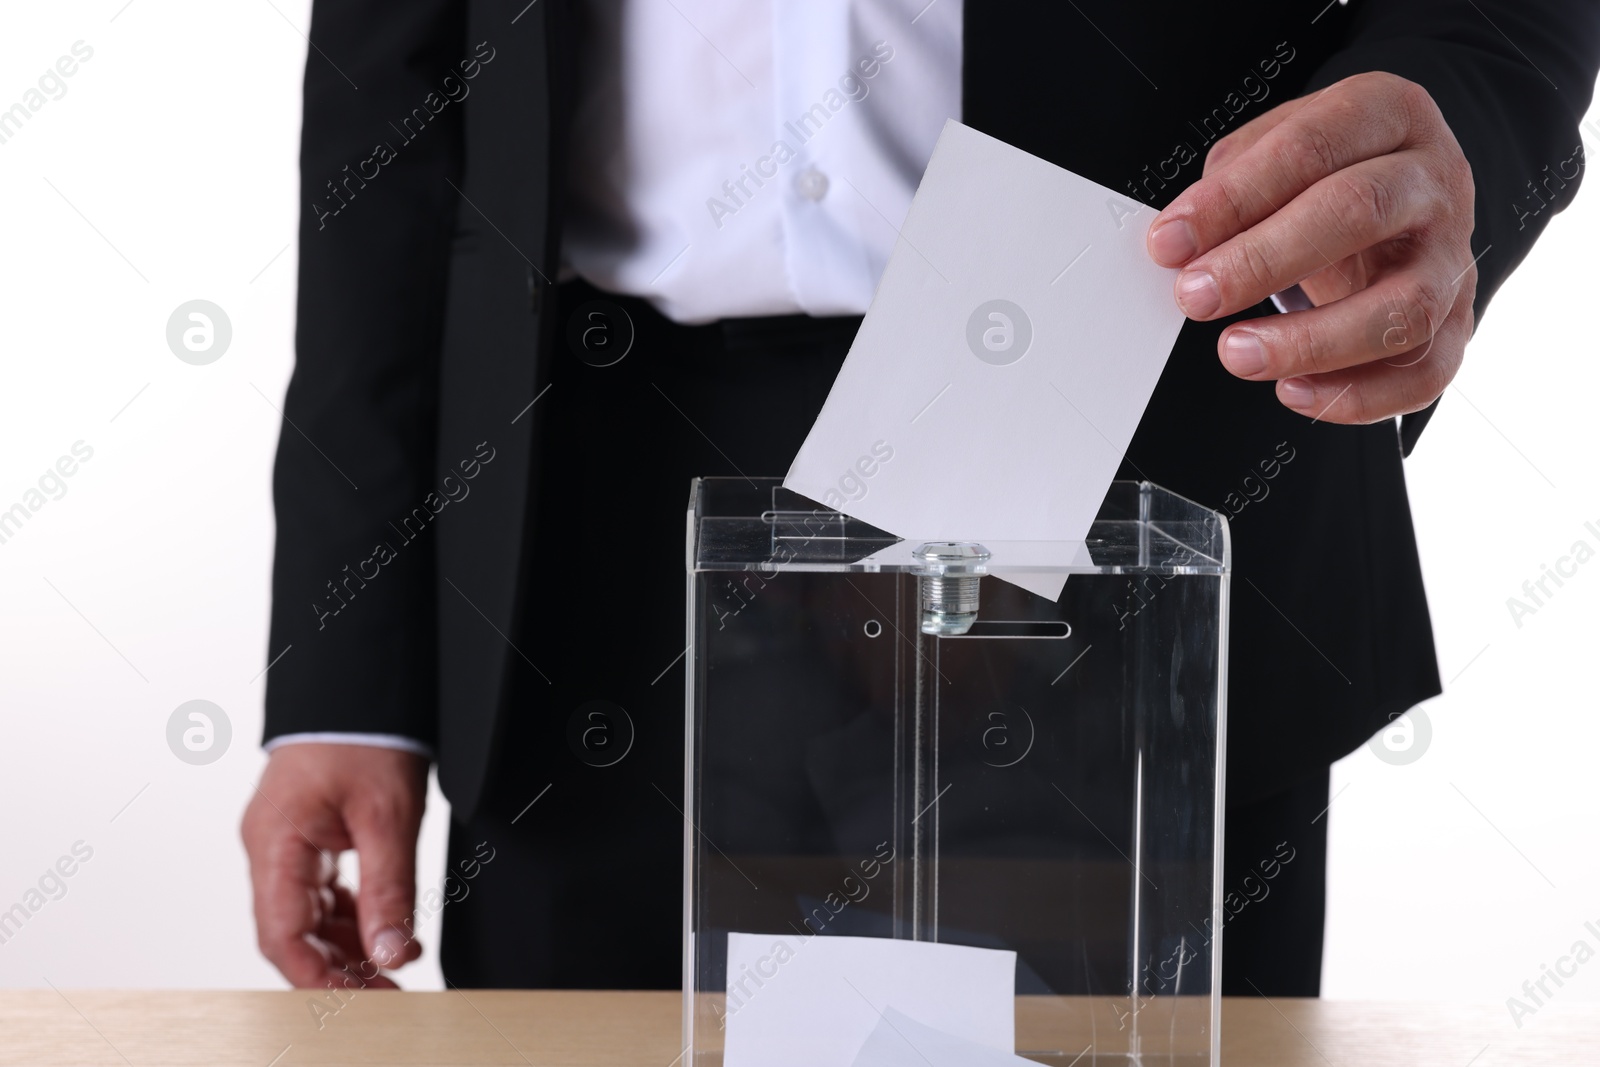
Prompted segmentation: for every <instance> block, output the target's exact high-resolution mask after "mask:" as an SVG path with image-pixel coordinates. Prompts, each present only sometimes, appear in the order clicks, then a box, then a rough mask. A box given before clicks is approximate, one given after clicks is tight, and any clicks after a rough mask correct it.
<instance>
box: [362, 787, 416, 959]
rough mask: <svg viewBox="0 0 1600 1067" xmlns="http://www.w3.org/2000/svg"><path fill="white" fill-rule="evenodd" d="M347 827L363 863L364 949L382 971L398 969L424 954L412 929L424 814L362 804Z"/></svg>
mask: <svg viewBox="0 0 1600 1067" xmlns="http://www.w3.org/2000/svg"><path fill="white" fill-rule="evenodd" d="M352 807H353V808H354V809H355V810H351V811H347V812H346V813H345V824H346V827H347V828H348V829H349V831H350V838H351V840H352V842H353V843H354V844H355V848H356V856H357V858H358V860H359V862H360V869H361V887H360V889H359V891H358V892H357V895H356V920H357V924H358V927H357V928H358V929H359V930H360V931H361V947H362V948H363V949H364V950H365V951H366V953H367V958H368V959H370V960H371V961H372V962H374V963H376V964H377V965H378V966H380V967H388V968H393V967H399V966H400V965H401V964H404V963H409V962H410V961H411V960H414V959H416V958H417V957H418V956H419V955H421V954H422V949H421V947H420V946H419V945H418V944H417V943H416V939H415V936H414V932H413V930H412V925H411V924H412V921H413V908H414V907H415V904H416V896H417V829H418V827H419V826H420V824H421V821H422V813H421V812H420V811H410V810H406V809H407V808H408V807H409V805H406V804H404V803H400V804H381V803H380V804H370V803H362V802H360V801H357V802H356V803H355V804H354V805H352Z"/></svg>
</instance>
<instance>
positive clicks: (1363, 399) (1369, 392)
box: [1277, 294, 1472, 425]
mask: <svg viewBox="0 0 1600 1067" xmlns="http://www.w3.org/2000/svg"><path fill="white" fill-rule="evenodd" d="M1471 336H1472V300H1471V297H1470V296H1468V295H1466V294H1463V297H1462V299H1460V300H1459V301H1457V303H1456V306H1455V307H1454V308H1453V309H1452V310H1451V311H1450V313H1449V315H1448V316H1447V317H1446V319H1445V321H1444V322H1443V323H1442V324H1440V325H1439V327H1438V328H1437V329H1435V330H1434V332H1433V335H1432V336H1431V337H1430V338H1429V339H1428V341H1427V342H1425V343H1423V344H1421V345H1419V346H1417V347H1416V348H1415V349H1414V350H1413V351H1412V352H1411V353H1409V354H1408V355H1405V356H1397V357H1395V358H1393V359H1382V360H1377V361H1374V362H1371V363H1365V364H1362V365H1360V366H1357V367H1350V368H1348V369H1346V370H1338V371H1331V372H1329V373H1327V374H1315V375H1298V376H1295V377H1292V378H1286V379H1284V380H1283V381H1280V382H1279V383H1278V387H1277V393H1278V400H1279V401H1280V402H1281V403H1282V404H1283V405H1284V406H1285V407H1287V408H1289V409H1291V410H1293V411H1297V412H1299V413H1300V414H1302V415H1306V416H1309V417H1310V418H1313V419H1316V420H1317V421H1319V422H1336V423H1346V424H1352V425H1364V424H1366V423H1371V422H1378V421H1380V420H1383V419H1389V418H1393V417H1394V416H1396V415H1406V414H1410V413H1411V412H1413V411H1420V410H1422V409H1423V408H1425V407H1427V406H1428V405H1429V404H1431V403H1432V402H1433V401H1434V400H1435V399H1437V398H1438V396H1439V394H1440V393H1442V392H1444V390H1445V388H1446V387H1447V386H1448V385H1449V384H1450V381H1451V379H1453V378H1454V377H1455V375H1456V372H1457V371H1458V370H1460V369H1461V360H1462V356H1463V355H1464V353H1465V351H1466V346H1467V341H1468V340H1469V339H1470V338H1471Z"/></svg>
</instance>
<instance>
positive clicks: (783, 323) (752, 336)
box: [557, 279, 861, 353]
mask: <svg viewBox="0 0 1600 1067" xmlns="http://www.w3.org/2000/svg"><path fill="white" fill-rule="evenodd" d="M590 303H593V304H596V305H597V307H595V308H589V309H585V308H584V307H583V306H584V305H585V304H590ZM607 304H609V305H611V306H612V307H615V308H619V309H621V310H622V311H623V312H624V313H626V315H627V317H628V321H629V322H631V323H632V325H633V330H634V334H635V344H639V345H647V346H648V345H650V344H651V342H653V341H657V340H660V341H666V340H668V339H669V338H670V341H671V343H673V344H675V345H683V344H684V343H685V342H689V343H692V344H694V346H695V347H697V348H699V347H701V346H702V345H703V346H704V347H706V348H710V349H721V350H722V351H724V352H730V353H732V352H739V353H745V352H752V351H767V352H772V351H781V350H782V349H785V348H808V349H809V348H815V347H817V346H818V345H826V344H829V343H830V342H831V343H837V344H843V345H848V344H849V343H850V341H851V340H852V339H853V338H854V337H855V334H856V330H857V329H859V328H860V326H861V316H859V315H838V316H825V317H814V316H811V315H758V316H751V317H747V318H731V319H718V320H717V321H715V322H710V323H705V324H702V325H696V326H686V325H683V324H682V323H678V322H673V321H672V320H671V319H669V318H667V317H666V316H665V315H663V314H661V312H660V311H657V310H656V308H655V305H653V304H651V303H650V302H649V301H648V300H645V299H643V298H642V297H637V296H628V295H625V294H622V293H608V292H605V291H604V290H601V289H597V288H595V287H594V286H593V285H590V284H589V283H588V282H586V281H583V280H582V279H573V280H571V281H565V282H562V283H561V284H560V285H559V286H557V307H558V308H559V311H558V314H559V316H560V318H559V319H558V320H557V329H558V330H559V331H566V329H567V327H568V324H570V323H571V322H572V320H573V316H574V315H577V314H578V313H579V311H580V309H583V312H584V315H585V317H587V315H588V314H589V312H590V311H595V310H598V311H601V312H602V313H611V312H608V311H607V309H606V308H605V307H604V306H603V305H607ZM580 329H581V327H580ZM563 340H565V339H564V338H563Z"/></svg>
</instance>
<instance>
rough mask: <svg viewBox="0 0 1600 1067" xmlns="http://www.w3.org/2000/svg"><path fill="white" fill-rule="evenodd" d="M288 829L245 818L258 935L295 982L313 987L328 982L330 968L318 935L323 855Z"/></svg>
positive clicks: (271, 958)
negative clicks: (286, 831) (283, 831)
mask: <svg viewBox="0 0 1600 1067" xmlns="http://www.w3.org/2000/svg"><path fill="white" fill-rule="evenodd" d="M286 828H287V829H288V831H289V832H288V833H287V834H284V833H281V832H278V831H276V830H275V829H274V828H273V826H272V825H271V821H270V819H267V818H264V817H263V818H260V819H253V818H251V817H247V818H246V832H245V843H246V847H247V848H248V849H249V851H250V859H251V863H250V876H251V883H252V887H253V889H254V892H255V914H256V940H257V943H258V944H259V945H260V948H261V954H262V955H264V956H266V957H267V959H268V960H269V961H270V962H271V963H272V965H273V966H274V967H276V968H278V970H279V971H281V972H283V976H284V977H285V978H287V979H288V980H289V982H290V984H291V985H294V986H296V987H297V988H308V987H315V986H320V985H323V984H324V982H325V979H326V975H327V971H328V954H327V952H326V950H325V949H324V948H323V947H322V946H320V945H319V944H318V943H317V942H316V940H315V938H314V934H315V931H316V929H317V926H318V925H319V923H320V922H321V920H322V914H321V913H322V903H321V900H320V895H321V886H322V871H323V867H322V864H323V858H322V855H321V854H320V853H319V852H318V851H317V849H316V848H314V847H313V846H312V845H311V843H310V842H308V841H306V840H305V838H303V837H301V836H300V835H299V833H298V832H296V831H295V830H294V828H293V827H286Z"/></svg>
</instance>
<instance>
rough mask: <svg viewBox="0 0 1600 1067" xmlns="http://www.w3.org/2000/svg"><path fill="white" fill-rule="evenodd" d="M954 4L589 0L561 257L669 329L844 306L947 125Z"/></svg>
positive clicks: (881, 253) (952, 112)
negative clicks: (653, 310) (654, 311)
mask: <svg viewBox="0 0 1600 1067" xmlns="http://www.w3.org/2000/svg"><path fill="white" fill-rule="evenodd" d="M961 8H962V0H934V2H933V3H931V4H930V3H928V0H747V2H743V3H729V2H728V0H592V2H591V3H589V4H588V5H587V11H588V12H589V16H590V18H591V19H592V25H591V27H590V36H589V39H588V41H587V45H586V48H585V51H584V54H583V56H582V60H581V63H580V70H581V71H582V72H583V73H582V81H581V84H580V86H579V88H578V100H577V106H576V108H575V111H574V117H573V125H572V150H571V154H570V161H571V167H570V171H569V174H568V199H569V203H568V208H567V211H566V229H565V231H564V238H563V244H562V249H563V260H564V264H565V266H566V267H567V268H568V269H569V270H570V271H571V272H572V273H576V274H577V275H580V276H581V277H583V278H585V279H587V280H588V281H589V282H591V283H593V284H594V285H596V286H597V287H599V288H601V289H605V290H608V291H610V292H618V293H628V294H631V295H634V296H641V297H645V298H647V299H649V300H650V301H651V303H653V304H654V305H655V306H656V307H657V308H659V309H660V310H661V311H662V312H663V313H665V314H666V315H667V316H668V317H670V318H672V319H674V320H676V321H678V322H685V323H693V322H706V321H710V320H712V319H718V318H728V317H734V316H748V315H783V314H793V313H795V312H804V313H807V314H811V315H845V314H860V313H862V312H864V311H866V309H867V305H868V304H869V303H871V301H872V293H873V290H874V289H875V288H876V286H877V282H878V276H879V275H880V274H881V273H882V272H883V268H884V265H885V264H886V263H887V262H888V259H889V253H890V251H891V250H892V249H893V248H894V243H895V238H896V236H897V235H898V233H899V228H900V224H901V223H902V222H903V221H904V220H905V216H906V211H907V210H908V209H909V208H910V206H911V196H912V194H913V193H914V192H915V191H916V188H917V183H918V182H919V181H921V179H922V171H923V169H924V167H926V165H927V162H928V157H929V155H930V154H931V153H932V151H933V145H934V142H935V141H937V140H938V137H939V131H940V130H941V129H943V127H944V123H945V120H946V119H951V118H960V116H961Z"/></svg>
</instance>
